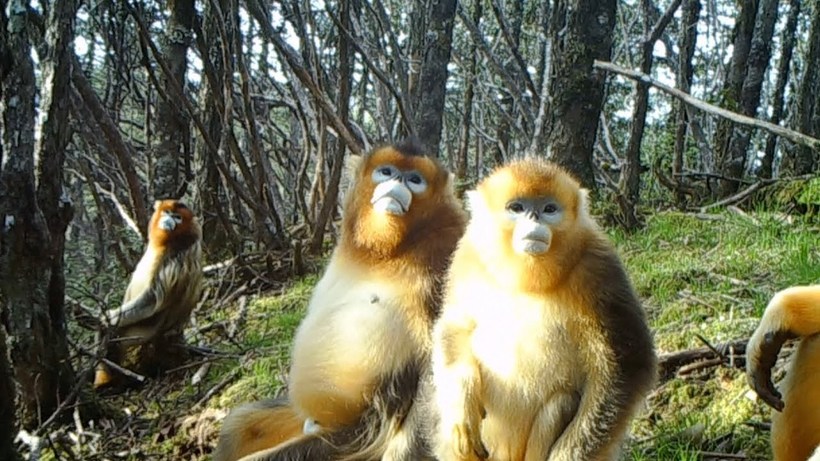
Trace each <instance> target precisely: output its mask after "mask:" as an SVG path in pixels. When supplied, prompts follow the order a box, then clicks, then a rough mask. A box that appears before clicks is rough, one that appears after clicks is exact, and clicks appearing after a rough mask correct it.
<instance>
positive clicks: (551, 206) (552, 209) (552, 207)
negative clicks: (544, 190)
mask: <svg viewBox="0 0 820 461" xmlns="http://www.w3.org/2000/svg"><path fill="white" fill-rule="evenodd" d="M557 212H558V206H557V205H555V204H554V203H548V204H547V205H546V206H544V213H547V214H554V213H557Z"/></svg>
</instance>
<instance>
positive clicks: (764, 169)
mask: <svg viewBox="0 0 820 461" xmlns="http://www.w3.org/2000/svg"><path fill="white" fill-rule="evenodd" d="M800 3H801V0H791V9H790V10H789V16H788V19H787V20H786V27H784V28H783V36H782V37H781V43H783V45H782V50H781V52H780V62H778V64H777V82H776V83H775V90H774V95H773V96H772V116H771V118H770V119H769V121H770V122H772V123H774V124H775V125H779V124H780V121H781V120H782V119H783V102H784V101H783V99H784V96H785V94H786V85H787V84H788V83H789V75H790V72H789V71H790V70H791V64H792V55H793V54H794V43H795V33H796V31H797V19H798V18H799V16H800ZM776 147H777V136H776V135H774V134H772V133H770V134H769V136H768V137H767V138H766V148H765V149H764V154H763V159H762V160H761V164H760V171H759V172H758V176H759V177H760V178H771V177H772V165H773V164H774V153H775V148H776Z"/></svg>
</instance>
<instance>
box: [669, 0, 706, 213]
mask: <svg viewBox="0 0 820 461" xmlns="http://www.w3.org/2000/svg"><path fill="white" fill-rule="evenodd" d="M700 8H701V4H700V0H685V2H684V4H683V11H682V13H683V14H682V18H681V31H680V38H679V41H678V43H679V46H680V54H679V55H678V74H677V82H676V83H677V86H678V89H679V90H681V91H683V92H684V93H689V91H690V90H691V87H692V76H693V74H694V67H693V66H692V58H693V57H694V56H695V44H696V43H697V38H698V19H699V17H700ZM676 112H677V116H676V118H677V120H676V126H675V154H674V155H675V156H674V159H673V160H672V177H673V178H674V180H675V181H676V182H677V181H681V178H680V176H679V175H680V174H681V173H683V167H684V163H685V160H684V157H685V154H686V132H687V128H688V124H689V116H688V112H687V110H686V105H685V104H684V103H683V101H678V102H677V108H676ZM675 200H676V201H677V203H678V206H679V207H680V206H683V201H684V200H685V195H684V194H683V193H681V192H676V194H675Z"/></svg>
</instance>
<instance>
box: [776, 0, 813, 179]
mask: <svg viewBox="0 0 820 461" xmlns="http://www.w3.org/2000/svg"><path fill="white" fill-rule="evenodd" d="M803 62H804V63H806V66H805V70H804V71H803V76H802V78H801V79H800V89H799V90H798V92H797V104H796V109H795V116H794V120H795V129H797V131H799V132H801V133H805V134H807V135H810V136H814V137H820V68H818V66H817V65H816V64H813V63H818V62H820V8H818V7H817V5H815V7H814V13H813V14H812V18H811V31H810V32H809V43H808V47H807V50H806V57H805V58H804V59H803ZM818 157H820V155H818V153H817V151H816V150H812V149H811V148H809V147H804V146H792V147H791V148H790V149H789V150H788V151H787V152H786V153H785V154H784V156H783V167H782V168H781V176H788V175H803V174H809V173H816V172H817V168H818V167H820V160H818Z"/></svg>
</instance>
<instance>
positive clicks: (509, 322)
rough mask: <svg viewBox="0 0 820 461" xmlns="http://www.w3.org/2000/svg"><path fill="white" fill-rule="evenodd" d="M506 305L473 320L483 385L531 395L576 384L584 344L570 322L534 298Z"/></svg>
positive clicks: (540, 394) (579, 372)
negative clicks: (576, 336)
mask: <svg viewBox="0 0 820 461" xmlns="http://www.w3.org/2000/svg"><path fill="white" fill-rule="evenodd" d="M507 306H508V307H507V308H506V309H502V308H498V307H497V308H496V310H497V311H499V312H498V314H496V313H492V314H490V315H487V316H486V317H487V318H486V319H482V320H481V321H479V322H477V324H476V328H475V330H474V331H473V335H472V338H471V346H472V348H473V353H474V355H475V357H476V359H477V360H478V362H479V364H480V368H481V373H482V378H483V381H484V382H485V385H486V386H488V387H489V388H494V389H495V390H496V391H498V392H504V393H510V392H511V393H519V394H522V395H532V396H533V397H539V396H540V397H547V396H548V395H550V394H552V393H554V392H561V391H564V390H569V389H575V388H577V387H578V385H579V383H580V382H582V381H583V370H582V367H581V366H580V363H581V356H582V353H583V344H581V343H580V342H579V341H578V338H575V337H574V336H575V328H574V326H573V325H571V324H570V323H569V322H568V321H566V320H565V319H562V318H561V317H558V316H555V315H552V314H551V313H550V310H549V309H544V308H543V307H542V306H540V305H538V304H537V303H528V302H526V300H524V301H520V300H519V301H518V303H516V304H507ZM499 307H500V306H499ZM488 390H489V389H488Z"/></svg>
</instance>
